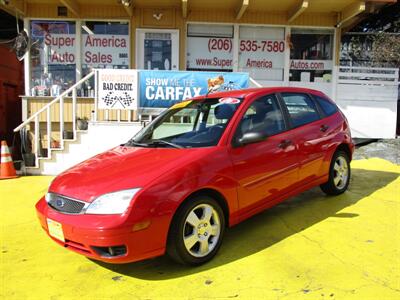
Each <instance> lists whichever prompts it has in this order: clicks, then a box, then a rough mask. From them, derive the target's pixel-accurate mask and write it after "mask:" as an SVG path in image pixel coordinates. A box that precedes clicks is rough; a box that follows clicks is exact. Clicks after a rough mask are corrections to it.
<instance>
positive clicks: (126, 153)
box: [49, 146, 213, 202]
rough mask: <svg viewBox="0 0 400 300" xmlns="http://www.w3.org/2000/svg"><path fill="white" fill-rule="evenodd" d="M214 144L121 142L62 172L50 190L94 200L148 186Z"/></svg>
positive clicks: (208, 149)
mask: <svg viewBox="0 0 400 300" xmlns="http://www.w3.org/2000/svg"><path fill="white" fill-rule="evenodd" d="M212 151H213V147H211V148H192V149H187V148H186V149H175V148H139V147H124V146H119V147H116V148H114V149H111V150H109V151H106V152H104V153H101V154H99V155H96V156H94V157H92V158H90V159H88V160H86V161H84V162H81V163H80V164H78V165H76V166H74V167H72V168H70V169H68V170H66V171H65V172H63V173H61V174H60V175H58V176H57V177H56V178H55V179H54V180H53V182H52V183H51V185H50V187H49V191H50V192H53V193H58V194H61V195H64V196H68V197H71V198H75V199H79V200H83V201H88V202H92V201H93V200H94V199H95V198H97V197H98V196H100V195H102V194H106V193H110V192H114V191H119V190H123V189H130V188H141V187H145V186H146V185H148V184H149V183H151V182H153V181H154V180H155V179H156V178H158V177H160V176H161V175H163V174H166V173H167V172H169V171H171V169H174V168H175V169H176V168H181V167H184V166H185V165H186V164H188V163H190V162H193V161H194V160H197V159H199V158H200V157H204V156H205V155H209V153H210V152H212Z"/></svg>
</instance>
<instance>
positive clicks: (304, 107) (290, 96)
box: [282, 93, 319, 127]
mask: <svg viewBox="0 0 400 300" xmlns="http://www.w3.org/2000/svg"><path fill="white" fill-rule="evenodd" d="M282 98H283V101H284V102H285V104H286V107H287V110H288V112H289V116H290V120H291V122H292V125H293V126H294V127H298V126H301V125H304V124H307V123H311V122H314V121H316V120H319V114H318V111H317V109H316V107H315V105H314V102H313V101H312V100H311V99H310V97H309V96H308V95H306V94H295V93H283V94H282Z"/></svg>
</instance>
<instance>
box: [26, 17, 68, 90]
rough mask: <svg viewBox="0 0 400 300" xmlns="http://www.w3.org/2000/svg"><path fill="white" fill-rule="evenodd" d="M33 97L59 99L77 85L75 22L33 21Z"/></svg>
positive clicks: (31, 63) (31, 65)
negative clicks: (58, 97)
mask: <svg viewBox="0 0 400 300" xmlns="http://www.w3.org/2000/svg"><path fill="white" fill-rule="evenodd" d="M30 25H31V28H30V29H31V38H32V43H33V44H34V45H35V46H34V47H32V48H34V49H35V50H34V51H31V61H30V67H31V96H57V95H59V94H60V93H61V92H63V91H64V90H66V89H68V88H69V87H70V86H71V85H73V84H74V83H75V81H76V53H75V49H76V36H75V22H68V21H37V20H35V21H31V23H30Z"/></svg>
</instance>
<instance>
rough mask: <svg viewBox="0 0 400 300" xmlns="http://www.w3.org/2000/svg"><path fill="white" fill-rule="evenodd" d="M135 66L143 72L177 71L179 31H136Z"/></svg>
mask: <svg viewBox="0 0 400 300" xmlns="http://www.w3.org/2000/svg"><path fill="white" fill-rule="evenodd" d="M136 66H137V68H138V69H144V70H179V31H178V30H162V29H137V30H136Z"/></svg>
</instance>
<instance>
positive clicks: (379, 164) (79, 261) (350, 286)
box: [0, 158, 400, 300]
mask: <svg viewBox="0 0 400 300" xmlns="http://www.w3.org/2000/svg"><path fill="white" fill-rule="evenodd" d="M352 168H353V179H352V182H351V185H350V190H349V191H348V192H346V193H345V194H343V195H341V196H338V197H327V196H324V195H323V194H322V192H321V191H320V190H319V189H313V190H311V191H308V192H306V193H303V194H302V195H300V196H298V197H295V198H292V199H291V200H288V201H286V202H284V203H282V204H281V205H279V206H277V207H275V208H272V209H270V210H268V211H266V212H264V213H262V214H260V215H257V216H255V217H253V218H251V219H250V220H248V221H246V222H244V223H242V224H240V225H238V226H236V227H234V228H232V229H230V230H229V231H228V233H227V234H226V236H225V240H224V243H223V246H222V248H221V250H220V252H219V254H218V255H217V257H216V258H215V259H214V260H213V261H211V262H210V263H208V264H206V265H203V266H200V267H197V268H190V267H185V266H180V265H176V264H175V263H174V262H172V261H170V260H169V259H168V258H166V257H160V258H156V259H151V260H147V261H142V262H137V263H132V264H127V265H107V264H103V263H98V262H95V261H92V260H89V259H87V258H85V257H83V256H81V255H78V254H76V253H73V252H70V251H68V250H66V249H63V248H62V247H60V246H58V245H57V244H56V243H54V242H53V241H52V240H50V239H49V238H48V237H47V235H46V234H45V233H44V231H43V230H42V229H41V227H40V225H39V223H38V221H37V220H36V214H35V210H34V204H35V202H36V201H37V200H38V199H39V197H40V196H41V195H42V194H44V193H45V192H46V189H47V186H48V184H49V182H50V181H51V179H52V177H46V176H31V177H21V178H18V179H13V180H0V216H1V219H0V222H1V236H0V237H1V245H0V246H1V254H0V255H1V270H0V271H1V289H0V298H2V299H7V300H8V299H312V300H314V299H361V300H364V299H373V300H384V299H400V234H399V233H400V179H399V174H400V166H398V165H394V164H391V163H390V162H387V161H384V160H381V159H375V158H374V159H369V160H360V161H354V162H352ZM138 243H140V241H138Z"/></svg>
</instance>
